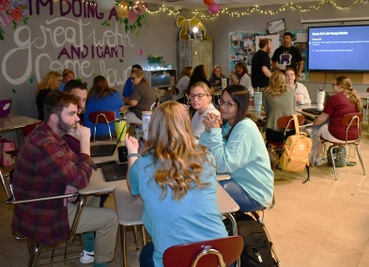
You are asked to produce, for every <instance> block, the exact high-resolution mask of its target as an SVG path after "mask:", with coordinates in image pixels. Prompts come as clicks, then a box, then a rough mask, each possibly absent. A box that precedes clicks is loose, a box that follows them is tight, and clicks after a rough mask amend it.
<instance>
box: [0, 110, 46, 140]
mask: <svg viewBox="0 0 369 267" xmlns="http://www.w3.org/2000/svg"><path fill="white" fill-rule="evenodd" d="M37 122H40V120H37V119H34V118H30V117H27V116H8V117H4V118H0V133H2V132H10V131H14V130H15V131H16V132H17V139H18V146H20V145H21V144H22V141H23V136H22V131H21V129H22V128H24V127H26V126H27V125H30V124H34V123H37Z"/></svg>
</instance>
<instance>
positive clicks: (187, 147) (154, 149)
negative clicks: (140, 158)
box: [141, 101, 215, 200]
mask: <svg viewBox="0 0 369 267" xmlns="http://www.w3.org/2000/svg"><path fill="white" fill-rule="evenodd" d="M141 154H142V155H145V154H151V155H152V156H153V158H154V162H153V165H154V166H158V167H157V170H156V173H155V175H154V179H155V182H156V183H157V184H158V185H159V186H160V188H161V189H162V195H161V198H162V199H164V198H165V197H166V195H167V186H169V187H170V188H171V189H172V198H173V199H175V200H180V199H181V198H183V197H184V196H185V195H186V194H187V192H188V191H189V190H191V189H194V188H204V187H207V186H208V185H209V184H208V183H203V182H201V181H200V174H201V172H202V167H203V166H204V163H205V162H207V161H208V157H209V154H208V152H207V149H206V148H205V147H204V146H201V145H198V144H196V143H195V138H194V136H193V132H192V126H191V121H190V116H189V112H188V110H186V108H185V107H184V106H183V105H182V104H180V103H178V102H176V101H167V102H165V103H163V104H161V105H160V106H158V107H157V108H156V109H155V111H154V112H153V114H152V117H151V120H150V124H149V136H148V139H147V141H146V142H145V144H144V147H143V150H142V152H141ZM210 164H211V163H210ZM214 171H215V168H214ZM192 183H194V184H195V186H191V184H192Z"/></svg>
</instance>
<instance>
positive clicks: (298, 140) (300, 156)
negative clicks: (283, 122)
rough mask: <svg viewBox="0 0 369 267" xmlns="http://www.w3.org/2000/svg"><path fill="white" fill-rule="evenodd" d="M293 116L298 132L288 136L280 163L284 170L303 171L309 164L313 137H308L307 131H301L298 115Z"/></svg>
mask: <svg viewBox="0 0 369 267" xmlns="http://www.w3.org/2000/svg"><path fill="white" fill-rule="evenodd" d="M292 116H293V119H294V123H295V130H296V133H295V134H294V135H291V136H289V137H288V138H287V140H286V143H285V145H284V150H283V153H282V156H281V158H280V165H281V168H282V169H283V170H287V171H291V172H302V171H303V170H304V169H305V167H306V166H309V158H310V153H311V150H312V147H313V142H312V140H311V138H309V137H307V135H306V133H304V132H300V129H299V121H298V119H297V116H296V115H292Z"/></svg>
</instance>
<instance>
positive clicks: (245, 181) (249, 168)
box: [199, 85, 274, 211]
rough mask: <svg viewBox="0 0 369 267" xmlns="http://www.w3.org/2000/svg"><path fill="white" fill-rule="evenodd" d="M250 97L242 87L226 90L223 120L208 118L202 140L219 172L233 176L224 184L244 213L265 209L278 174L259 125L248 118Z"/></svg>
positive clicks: (221, 108) (222, 182)
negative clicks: (270, 159) (272, 166)
mask: <svg viewBox="0 0 369 267" xmlns="http://www.w3.org/2000/svg"><path fill="white" fill-rule="evenodd" d="M249 98H250V97H249V92H248V90H247V89H246V88H245V87H243V86H242V85H232V86H229V87H227V88H225V89H224V90H223V92H222V96H221V98H220V102H219V107H220V113H221V117H222V120H223V121H222V120H219V119H218V118H217V117H216V116H215V115H214V114H208V115H207V116H205V118H204V124H205V131H204V132H203V133H202V134H201V136H200V140H199V143H200V144H202V145H205V146H206V147H207V148H208V149H209V150H210V152H211V154H213V156H214V158H215V162H216V166H217V173H228V174H229V175H230V176H231V179H230V180H226V181H221V182H220V184H221V185H222V186H223V187H224V189H225V190H226V191H227V192H228V193H229V194H230V195H231V197H232V198H233V199H234V200H235V201H236V202H237V204H238V205H239V206H240V211H254V210H259V209H262V208H264V207H266V206H268V205H269V203H270V202H271V201H272V197H273V183H274V174H273V171H272V170H271V168H270V161H269V156H268V152H267V149H266V147H265V143H264V140H263V138H262V136H261V134H260V132H259V130H258V128H257V126H256V124H255V123H254V122H253V121H252V120H251V119H249V118H247V117H246V113H247V109H248V106H249Z"/></svg>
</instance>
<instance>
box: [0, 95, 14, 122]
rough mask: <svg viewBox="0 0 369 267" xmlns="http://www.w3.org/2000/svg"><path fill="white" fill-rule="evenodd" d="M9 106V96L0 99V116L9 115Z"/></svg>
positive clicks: (10, 106) (10, 102)
mask: <svg viewBox="0 0 369 267" xmlns="http://www.w3.org/2000/svg"><path fill="white" fill-rule="evenodd" d="M11 108H12V100H11V99H10V98H9V99H3V100H0V118H1V117H7V116H9V115H10V110H11Z"/></svg>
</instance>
